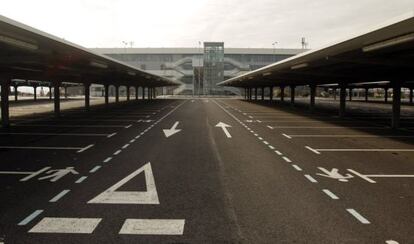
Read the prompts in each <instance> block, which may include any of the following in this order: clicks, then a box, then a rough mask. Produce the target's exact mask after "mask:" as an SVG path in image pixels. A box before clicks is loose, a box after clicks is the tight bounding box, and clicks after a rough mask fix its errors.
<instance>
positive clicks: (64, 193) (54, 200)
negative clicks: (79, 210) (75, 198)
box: [49, 189, 70, 202]
mask: <svg viewBox="0 0 414 244" xmlns="http://www.w3.org/2000/svg"><path fill="white" fill-rule="evenodd" d="M69 192H70V190H68V189H66V190H63V191H61V192H60V193H59V194H57V195H56V196H54V197H53V198H52V199H50V200H49V202H57V201H59V199H61V198H62V197H63V196H65V195H66V194H68V193H69Z"/></svg>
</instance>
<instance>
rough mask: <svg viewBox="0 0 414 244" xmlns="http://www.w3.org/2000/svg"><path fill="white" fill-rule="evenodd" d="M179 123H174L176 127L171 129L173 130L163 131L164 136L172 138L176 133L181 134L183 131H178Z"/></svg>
mask: <svg viewBox="0 0 414 244" xmlns="http://www.w3.org/2000/svg"><path fill="white" fill-rule="evenodd" d="M178 123H179V122H178V121H176V122H175V123H174V125H173V126H172V127H171V129H164V130H162V131H164V135H165V137H167V138H168V137H170V136H172V135H174V134H175V133H178V132H180V131H181V129H176V128H177V126H178Z"/></svg>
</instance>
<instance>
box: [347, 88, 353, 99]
mask: <svg viewBox="0 0 414 244" xmlns="http://www.w3.org/2000/svg"><path fill="white" fill-rule="evenodd" d="M348 96H349V101H352V88H349V94H348Z"/></svg>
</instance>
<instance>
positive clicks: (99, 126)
mask: <svg viewBox="0 0 414 244" xmlns="http://www.w3.org/2000/svg"><path fill="white" fill-rule="evenodd" d="M13 126H15V127H62V128H65V127H68V128H72V127H73V128H78V127H85V128H125V125H62V124H59V125H57V124H13Z"/></svg>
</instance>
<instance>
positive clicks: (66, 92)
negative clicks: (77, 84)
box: [65, 86, 68, 98]
mask: <svg viewBox="0 0 414 244" xmlns="http://www.w3.org/2000/svg"><path fill="white" fill-rule="evenodd" d="M65 98H68V87H67V86H65Z"/></svg>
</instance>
